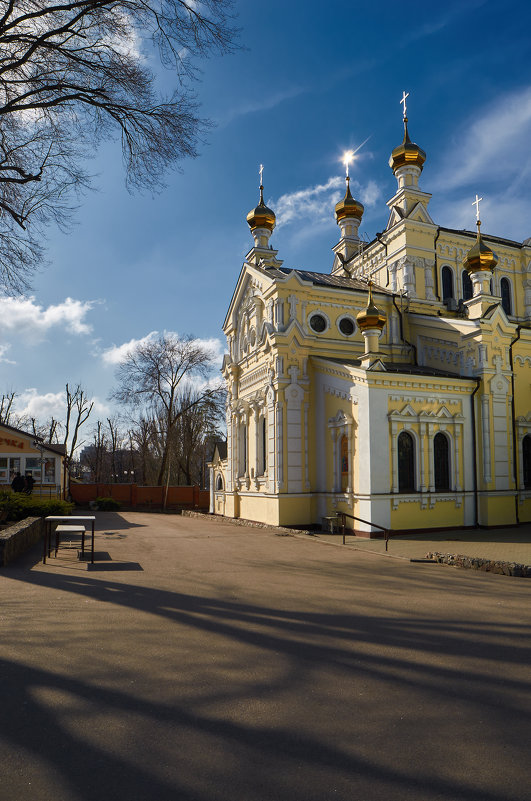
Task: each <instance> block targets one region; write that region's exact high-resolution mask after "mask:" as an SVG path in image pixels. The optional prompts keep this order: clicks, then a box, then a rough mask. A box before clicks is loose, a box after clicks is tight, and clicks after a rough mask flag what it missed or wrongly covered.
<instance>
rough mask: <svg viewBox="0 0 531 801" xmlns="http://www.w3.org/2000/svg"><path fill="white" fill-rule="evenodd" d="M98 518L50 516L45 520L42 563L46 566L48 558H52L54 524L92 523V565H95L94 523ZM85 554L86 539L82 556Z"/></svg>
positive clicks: (83, 541)
mask: <svg viewBox="0 0 531 801" xmlns="http://www.w3.org/2000/svg"><path fill="white" fill-rule="evenodd" d="M95 520H96V517H95V516H94V515H48V517H45V518H44V524H45V525H44V550H43V554H42V563H43V564H44V565H45V564H46V556H50V551H51V548H52V523H66V524H68V523H81V521H85V522H87V521H88V522H89V523H92V541H91V545H92V553H91V560H90V561H91V564H94V522H95ZM84 553H85V538H84V537H83V538H82V540H81V555H83V554H84Z"/></svg>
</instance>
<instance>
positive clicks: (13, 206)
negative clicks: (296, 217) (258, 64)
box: [0, 0, 237, 291]
mask: <svg viewBox="0 0 531 801" xmlns="http://www.w3.org/2000/svg"><path fill="white" fill-rule="evenodd" d="M232 9H233V0H201V2H200V3H197V2H196V0H71V1H70V2H69V1H68V0H66V2H58V1H57V0H56V1H55V2H53V0H52V2H45V0H16V2H15V0H3V2H0V209H1V210H2V212H3V214H2V215H1V217H0V281H1V283H3V285H4V288H6V289H10V290H12V291H13V290H14V291H19V290H21V289H24V288H26V287H27V286H28V282H29V278H30V276H31V273H32V271H33V270H34V269H35V267H36V266H37V264H38V263H39V261H40V259H41V257H42V236H43V230H44V228H45V227H46V226H47V225H48V224H49V223H50V222H51V221H54V222H56V223H57V224H59V225H60V226H62V225H64V224H65V223H66V222H67V221H68V218H69V215H70V213H71V212H72V204H74V205H75V202H76V201H77V198H78V196H79V193H80V192H81V191H82V190H83V189H84V188H85V187H87V186H88V185H89V183H90V181H89V177H88V175H87V174H86V172H85V169H84V167H83V164H84V162H85V160H86V158H87V157H89V156H91V155H93V153H94V152H95V149H96V148H97V146H98V145H99V144H100V143H101V142H102V141H103V140H105V139H110V138H114V137H116V136H117V135H119V136H120V138H121V144H122V155H123V161H124V166H125V169H126V182H127V185H128V186H129V187H130V188H134V187H136V188H138V187H140V188H145V187H147V188H150V189H152V188H156V187H159V186H160V185H161V180H162V176H163V173H164V172H165V170H166V169H167V168H168V167H171V166H175V165H176V164H177V163H178V161H179V160H180V159H182V158H183V157H186V156H195V155H196V154H197V151H196V148H197V142H198V139H199V138H200V137H201V136H202V133H203V132H204V130H205V128H206V125H207V124H208V123H206V122H205V121H202V120H201V119H200V118H199V117H198V108H197V100H196V97H195V95H194V94H193V92H191V90H190V79H194V78H197V77H198V69H197V64H196V61H197V58H198V57H199V58H204V57H206V56H208V55H209V54H210V53H212V52H218V53H226V52H230V51H231V50H233V49H234V46H235V45H234V42H235V39H236V36H237V31H236V30H235V29H234V27H232V17H233V15H232ZM154 49H155V50H157V51H158V54H159V57H160V61H161V63H162V65H163V66H164V67H166V68H169V69H172V70H173V71H174V75H175V80H174V82H175V84H176V87H175V89H174V91H173V93H172V94H171V95H170V96H169V97H164V96H159V94H158V92H157V86H156V75H155V72H154V71H153V70H152V69H151V67H150V66H149V59H148V58H147V57H146V55H150V52H149V51H150V50H151V51H153V50H154Z"/></svg>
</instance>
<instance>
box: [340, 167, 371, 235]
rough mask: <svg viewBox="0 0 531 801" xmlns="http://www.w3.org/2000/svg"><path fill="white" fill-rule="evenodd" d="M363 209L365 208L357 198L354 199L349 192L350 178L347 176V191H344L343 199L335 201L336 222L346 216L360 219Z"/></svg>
mask: <svg viewBox="0 0 531 801" xmlns="http://www.w3.org/2000/svg"><path fill="white" fill-rule="evenodd" d="M364 211H365V209H364V207H363V205H362V204H361V203H360V202H359V200H354V198H353V197H352V195H351V194H350V178H349V177H348V176H347V191H346V192H345V197H344V198H343V200H340V201H339V203H336V220H337V222H338V223H339V222H340V221H341V220H344V219H345V218H346V217H356V218H357V219H358V220H361V218H362V217H363V212H364Z"/></svg>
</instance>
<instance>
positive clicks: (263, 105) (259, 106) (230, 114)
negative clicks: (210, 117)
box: [217, 86, 306, 128]
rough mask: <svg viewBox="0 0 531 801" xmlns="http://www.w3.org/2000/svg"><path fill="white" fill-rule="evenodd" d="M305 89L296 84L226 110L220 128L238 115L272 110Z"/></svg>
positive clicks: (221, 117) (220, 119) (220, 121)
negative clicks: (290, 87)
mask: <svg viewBox="0 0 531 801" xmlns="http://www.w3.org/2000/svg"><path fill="white" fill-rule="evenodd" d="M305 91H306V89H304V88H303V87H297V86H296V87H293V88H292V89H286V90H284V91H283V92H276V93H275V94H273V95H270V96H269V97H264V98H260V99H259V100H250V101H248V102H247V103H242V104H241V105H239V106H235V107H234V108H231V109H227V111H225V113H224V114H223V115H222V116H220V117H219V119H218V120H217V125H218V127H219V128H224V127H225V126H227V125H229V124H230V123H231V122H232V121H233V120H235V119H236V118H237V117H244V116H245V115H247V114H256V113H257V112H258V113H259V112H262V111H270V110H271V109H272V108H275V106H278V105H280V103H283V102H284V101H285V100H291V98H293V97H297V95H300V94H302V93H303V92H305Z"/></svg>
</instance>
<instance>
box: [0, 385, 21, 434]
mask: <svg viewBox="0 0 531 801" xmlns="http://www.w3.org/2000/svg"><path fill="white" fill-rule="evenodd" d="M16 397H17V393H16V392H6V393H4V394H3V395H2V397H1V399H0V424H1V425H4V426H8V425H11V422H10V421H11V416H12V413H13V401H14V400H15V398H16Z"/></svg>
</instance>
